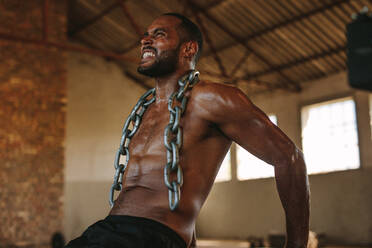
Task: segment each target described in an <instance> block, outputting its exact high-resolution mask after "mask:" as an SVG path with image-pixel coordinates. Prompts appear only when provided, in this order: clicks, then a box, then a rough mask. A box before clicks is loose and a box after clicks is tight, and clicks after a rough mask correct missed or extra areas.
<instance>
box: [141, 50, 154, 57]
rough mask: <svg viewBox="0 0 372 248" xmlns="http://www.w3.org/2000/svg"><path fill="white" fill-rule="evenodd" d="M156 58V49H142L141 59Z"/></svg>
mask: <svg viewBox="0 0 372 248" xmlns="http://www.w3.org/2000/svg"><path fill="white" fill-rule="evenodd" d="M153 57H155V48H152V47H145V48H143V49H142V56H141V59H147V58H153Z"/></svg>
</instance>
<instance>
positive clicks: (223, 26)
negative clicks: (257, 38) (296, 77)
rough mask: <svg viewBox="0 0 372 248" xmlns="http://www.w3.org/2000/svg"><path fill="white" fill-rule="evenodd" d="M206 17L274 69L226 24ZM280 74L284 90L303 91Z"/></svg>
mask: <svg viewBox="0 0 372 248" xmlns="http://www.w3.org/2000/svg"><path fill="white" fill-rule="evenodd" d="M189 3H190V4H192V5H193V6H194V8H195V9H198V10H200V9H201V7H200V6H199V5H198V4H197V3H195V1H194V0H189ZM203 14H204V16H205V17H207V18H208V19H209V20H210V21H212V22H213V23H214V24H215V25H217V26H218V27H220V28H221V30H223V31H224V32H225V33H226V34H228V35H229V36H230V37H231V38H233V39H234V40H235V41H236V42H237V43H239V44H241V45H243V46H244V47H245V48H246V49H247V50H248V51H250V52H251V53H252V54H254V55H255V56H256V57H257V58H258V59H259V60H261V61H262V62H263V63H264V64H266V65H267V66H269V67H274V65H273V64H272V63H271V62H270V61H269V60H268V59H266V58H265V57H264V56H262V55H261V54H259V53H257V52H256V51H254V50H253V49H252V48H250V47H249V46H248V45H247V44H246V41H245V40H244V39H243V38H242V37H240V36H238V35H236V34H235V33H233V32H232V31H231V30H230V29H229V28H228V27H227V26H226V24H223V23H221V22H220V21H218V20H217V19H216V18H215V17H213V16H211V15H210V14H209V13H208V12H207V11H205V12H204V13H203ZM278 74H279V75H280V76H281V77H282V78H283V79H285V82H283V88H286V89H288V90H292V91H295V92H299V91H301V87H300V85H299V84H298V83H296V82H294V81H293V80H291V79H290V78H289V77H288V76H287V75H285V74H284V73H282V72H281V71H278Z"/></svg>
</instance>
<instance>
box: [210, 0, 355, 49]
mask: <svg viewBox="0 0 372 248" xmlns="http://www.w3.org/2000/svg"><path fill="white" fill-rule="evenodd" d="M348 1H350V0H337V1H335V2H332V3H330V4H326V5H324V6H322V7H319V8H316V9H313V10H311V11H309V12H306V13H303V14H300V15H298V16H295V17H293V18H290V19H287V20H284V21H282V22H279V23H277V24H274V25H273V26H270V27H266V28H263V29H261V30H259V31H256V32H254V33H252V34H250V35H247V36H245V37H243V38H242V39H244V41H245V42H246V43H247V42H249V41H250V40H252V39H254V38H257V37H259V36H262V35H265V34H267V33H270V32H273V31H275V30H277V29H279V28H282V27H285V26H287V25H290V24H293V23H295V22H299V21H302V20H304V19H306V18H309V17H310V16H313V15H316V14H318V13H321V12H324V11H326V10H328V9H330V8H333V7H335V6H338V5H341V4H342V3H345V2H348ZM236 45H237V44H236V43H230V44H226V45H224V46H222V47H219V48H218V51H222V50H225V49H228V48H231V47H233V46H236ZM211 55H212V52H209V53H207V54H206V55H205V56H211Z"/></svg>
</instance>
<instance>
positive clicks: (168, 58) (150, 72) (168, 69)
mask: <svg viewBox="0 0 372 248" xmlns="http://www.w3.org/2000/svg"><path fill="white" fill-rule="evenodd" d="M179 50H180V46H179V47H177V48H175V49H172V50H168V51H164V52H162V53H161V54H160V55H159V56H156V55H155V61H154V62H153V63H152V64H151V65H150V66H148V67H145V66H141V65H140V66H138V68H137V72H138V73H140V74H142V75H145V76H148V77H162V76H165V75H168V74H170V73H172V72H174V71H175V70H176V67H177V64H178V54H179Z"/></svg>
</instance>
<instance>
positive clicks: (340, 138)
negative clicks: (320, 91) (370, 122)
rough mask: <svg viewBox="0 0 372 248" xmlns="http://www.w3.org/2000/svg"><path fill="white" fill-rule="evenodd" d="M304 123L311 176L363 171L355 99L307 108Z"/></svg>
mask: <svg viewBox="0 0 372 248" xmlns="http://www.w3.org/2000/svg"><path fill="white" fill-rule="evenodd" d="M301 121H302V148H303V152H304V156H305V161H306V165H307V168H308V173H322V172H330V171H339V170H347V169H356V168H359V166H360V161H359V146H358V132H357V125H356V114H355V103H354V101H353V99H352V98H351V97H347V98H342V99H337V100H333V101H327V102H323V103H319V104H313V105H308V106H305V107H303V108H302V110H301Z"/></svg>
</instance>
